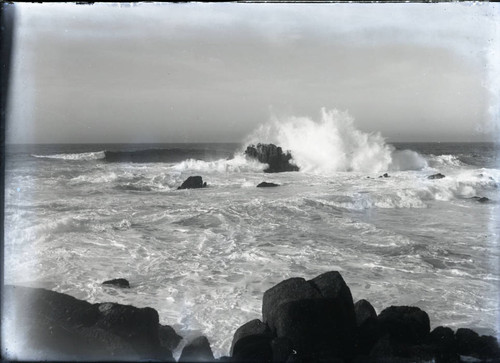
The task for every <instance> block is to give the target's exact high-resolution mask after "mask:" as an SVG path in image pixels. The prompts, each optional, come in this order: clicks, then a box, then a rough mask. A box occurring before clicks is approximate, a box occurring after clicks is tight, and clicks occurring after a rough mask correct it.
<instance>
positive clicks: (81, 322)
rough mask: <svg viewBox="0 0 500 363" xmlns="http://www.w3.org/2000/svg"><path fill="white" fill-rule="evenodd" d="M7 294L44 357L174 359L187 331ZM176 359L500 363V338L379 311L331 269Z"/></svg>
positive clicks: (82, 305)
mask: <svg viewBox="0 0 500 363" xmlns="http://www.w3.org/2000/svg"><path fill="white" fill-rule="evenodd" d="M3 293H4V299H5V300H6V301H7V305H6V306H8V307H9V308H8V309H7V310H6V311H5V312H4V313H5V316H6V317H9V318H11V319H13V320H14V321H15V324H16V329H17V330H16V332H17V333H19V334H20V336H23V335H24V336H25V339H26V340H25V341H26V344H27V347H29V349H31V353H33V352H35V353H38V356H36V358H37V359H38V360H43V359H49V360H54V359H57V360H76V359H78V360H125V359H126V360H156V361H174V359H173V356H172V351H173V350H174V349H175V348H176V347H177V346H178V344H179V342H180V341H181V339H182V338H181V337H180V336H179V335H177V333H176V332H175V330H174V329H173V328H172V327H170V326H166V325H160V324H159V323H158V313H157V312H156V310H154V309H152V308H142V309H139V308H136V307H133V306H128V305H120V304H115V303H103V304H90V303H88V302H85V301H81V300H78V299H75V298H73V297H71V296H68V295H65V294H60V293H57V292H53V291H48V290H45V289H35V288H27V287H18V286H9V285H6V286H5V287H4V291H3ZM9 301H10V302H12V301H15V302H16V303H15V304H12V303H11V304H8V302H9ZM9 309H10V310H9ZM14 358H16V357H14ZM179 361H180V362H207V361H229V362H438V363H439V362H460V361H489V362H496V361H500V348H499V345H498V341H497V340H496V338H495V337H492V336H484V335H483V336H479V335H478V334H477V333H476V332H474V331H472V330H470V329H465V328H461V329H458V330H457V331H456V332H454V331H453V330H452V329H450V328H448V327H442V326H440V327H437V328H435V329H434V330H432V331H431V330H430V321H429V316H428V315H427V313H426V312H425V311H423V310H421V309H420V308H418V307H413V306H390V307H388V308H386V309H384V310H382V311H381V312H380V314H378V315H377V313H376V311H375V309H374V308H373V306H372V305H371V304H370V303H369V302H368V301H366V300H359V301H357V302H356V303H354V302H353V299H352V295H351V291H350V289H349V287H348V286H347V285H346V283H345V281H344V279H343V278H342V276H341V275H340V273H339V272H337V271H330V272H326V273H324V274H322V275H319V276H317V277H315V278H314V279H312V280H308V281H306V280H305V279H303V278H290V279H288V280H285V281H282V282H280V283H278V284H277V285H275V286H274V287H272V288H270V289H269V290H267V291H266V292H265V293H264V297H263V301H262V320H260V319H254V320H252V321H249V322H247V323H246V324H244V325H242V326H241V327H239V328H238V329H237V330H236V331H235V333H234V336H233V341H232V345H231V351H230V356H227V357H221V358H219V359H217V360H216V359H214V356H213V353H212V350H211V348H210V343H209V341H208V339H207V338H206V337H204V336H201V337H198V338H196V339H194V340H193V341H191V342H190V343H188V344H187V345H185V346H184V348H183V349H182V352H181V354H180V358H179Z"/></svg>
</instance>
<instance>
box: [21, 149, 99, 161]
mask: <svg viewBox="0 0 500 363" xmlns="http://www.w3.org/2000/svg"><path fill="white" fill-rule="evenodd" d="M31 156H33V157H35V158H43V159H60V160H99V159H104V158H105V151H95V152H87V153H74V154H53V155H34V154H33V155H31Z"/></svg>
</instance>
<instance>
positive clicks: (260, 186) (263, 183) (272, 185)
mask: <svg viewBox="0 0 500 363" xmlns="http://www.w3.org/2000/svg"><path fill="white" fill-rule="evenodd" d="M279 186H280V185H279V184H274V183H268V182H262V183H260V184H258V185H257V188H270V187H279Z"/></svg>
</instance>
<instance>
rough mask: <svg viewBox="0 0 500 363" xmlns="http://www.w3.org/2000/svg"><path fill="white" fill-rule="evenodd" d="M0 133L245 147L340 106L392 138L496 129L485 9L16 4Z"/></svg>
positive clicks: (498, 60) (496, 61)
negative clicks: (251, 138)
mask: <svg viewBox="0 0 500 363" xmlns="http://www.w3.org/2000/svg"><path fill="white" fill-rule="evenodd" d="M15 8H16V19H15V21H16V23H15V34H14V51H13V58H12V64H13V67H12V75H11V82H10V85H11V92H10V95H9V104H8V114H7V115H8V116H7V125H6V127H7V131H6V141H7V143H146V142H152V143H156V142H240V141H241V140H243V139H244V138H245V137H246V136H247V135H248V134H250V133H251V132H252V131H253V130H255V129H256V128H257V127H258V126H259V125H261V124H265V123H266V122H269V120H270V119H272V118H276V117H278V118H282V119H286V118H287V117H291V116H307V117H310V118H312V119H314V120H317V119H318V118H319V117H320V113H321V108H322V107H324V108H326V109H338V110H340V111H347V112H348V113H349V114H350V115H351V116H352V117H353V118H354V120H355V125H356V127H357V128H359V129H360V130H362V131H365V132H380V133H381V134H382V135H383V136H384V137H385V138H386V139H387V140H389V141H492V140H497V141H498V140H499V135H500V131H499V130H500V122H499V120H500V114H499V110H500V104H499V100H498V98H499V97H498V95H499V94H500V86H499V85H500V81H499V71H500V70H499V68H500V56H499V54H498V52H499V50H500V31H499V27H500V26H499V25H498V24H500V19H499V18H500V11H499V10H500V6H499V5H497V4H493V3H478V2H476V3H474V2H462V3H458V2H453V3H435V4H417V3H415V4H408V3H406V4H390V3H384V4H366V3H365V4H363V3H330V4H328V3H323V4H317V3H316V4H303V3H302V4H299V3H295V4H293V3H285V4H283V3H281V4H265V3H184V4H169V3H131V4H124V3H122V4H109V3H101V4H99V3H97V4H94V5H76V4H74V3H73V4H71V3H56V4H52V3H42V4H28V3H16V4H15Z"/></svg>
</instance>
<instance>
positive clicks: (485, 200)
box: [471, 197, 490, 203]
mask: <svg viewBox="0 0 500 363" xmlns="http://www.w3.org/2000/svg"><path fill="white" fill-rule="evenodd" d="M471 199H475V200H477V201H478V202H479V203H486V202H489V201H490V200H489V198H486V197H472V198H471Z"/></svg>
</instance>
